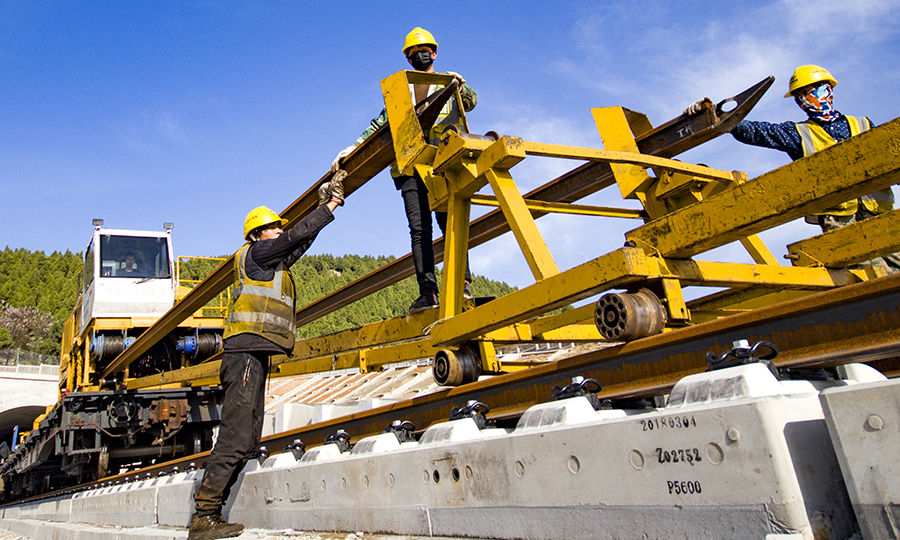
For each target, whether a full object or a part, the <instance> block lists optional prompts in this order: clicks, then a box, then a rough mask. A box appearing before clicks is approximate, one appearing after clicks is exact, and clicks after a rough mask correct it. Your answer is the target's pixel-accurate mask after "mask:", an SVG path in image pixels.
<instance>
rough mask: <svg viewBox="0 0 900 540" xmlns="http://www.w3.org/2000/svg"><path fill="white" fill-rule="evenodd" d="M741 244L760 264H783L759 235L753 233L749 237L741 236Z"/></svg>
mask: <svg viewBox="0 0 900 540" xmlns="http://www.w3.org/2000/svg"><path fill="white" fill-rule="evenodd" d="M741 245H743V246H744V249H746V250H747V253H749V254H750V257H752V258H753V260H754V261H755V262H757V263H758V264H769V265H772V266H781V263H780V262H779V261H778V259H777V258H775V255H772V252H771V251H769V248H767V247H766V245H765V244H763V241H762V240H761V239H760V238H759V236H757V235H755V234H751V235H750V236H748V237H747V238H741Z"/></svg>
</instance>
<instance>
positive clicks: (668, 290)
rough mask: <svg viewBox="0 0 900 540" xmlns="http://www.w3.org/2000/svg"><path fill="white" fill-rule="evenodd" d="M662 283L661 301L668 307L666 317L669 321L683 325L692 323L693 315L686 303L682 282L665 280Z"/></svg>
mask: <svg viewBox="0 0 900 540" xmlns="http://www.w3.org/2000/svg"><path fill="white" fill-rule="evenodd" d="M660 282H661V283H662V290H663V296H662V298H661V300H662V301H663V303H664V304H665V306H666V315H667V316H668V318H669V321H673V322H682V323H684V322H688V321H690V320H691V313H690V311H688V308H687V305H686V304H685V303H684V295H683V294H682V293H681V281H679V280H677V279H672V278H663V279H661V280H660Z"/></svg>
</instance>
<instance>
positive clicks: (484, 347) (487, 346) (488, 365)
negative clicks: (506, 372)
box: [478, 339, 502, 373]
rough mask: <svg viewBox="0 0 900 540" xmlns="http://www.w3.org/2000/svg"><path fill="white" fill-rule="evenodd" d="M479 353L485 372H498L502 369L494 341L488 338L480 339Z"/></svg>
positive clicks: (482, 368)
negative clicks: (487, 339)
mask: <svg viewBox="0 0 900 540" xmlns="http://www.w3.org/2000/svg"><path fill="white" fill-rule="evenodd" d="M478 355H479V356H480V357H481V370H482V371H485V372H494V373H496V372H498V371H500V370H501V369H502V367H501V365H500V360H498V359H497V351H496V350H494V343H493V342H491V341H486V340H483V339H482V340H479V341H478Z"/></svg>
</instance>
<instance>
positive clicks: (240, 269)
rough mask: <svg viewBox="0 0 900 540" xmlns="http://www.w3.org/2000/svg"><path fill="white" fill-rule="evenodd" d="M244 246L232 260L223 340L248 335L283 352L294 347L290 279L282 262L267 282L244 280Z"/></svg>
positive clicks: (291, 282) (291, 283)
mask: <svg viewBox="0 0 900 540" xmlns="http://www.w3.org/2000/svg"><path fill="white" fill-rule="evenodd" d="M250 245H251V244H248V245H246V246H244V247H242V248H241V249H240V251H238V254H237V256H236V257H235V258H234V278H235V279H234V281H235V287H234V294H233V296H232V304H231V306H230V309H229V310H228V318H227V319H225V334H224V336H223V337H224V338H226V339H227V338H228V337H230V336H233V335H235V334H243V333H250V334H256V335H259V336H262V337H264V338H266V339H268V340H269V341H272V342H273V343H275V344H276V345H278V346H279V347H281V348H283V349H290V348H292V347H293V346H294V331H295V325H294V280H293V279H291V271H290V270H289V269H288V268H286V267H285V265H284V263H279V265H278V266H277V267H276V268H275V276H274V277H273V278H272V280H271V281H256V280H253V279H250V278H249V277H247V270H246V260H247V252H248V251H249V249H250Z"/></svg>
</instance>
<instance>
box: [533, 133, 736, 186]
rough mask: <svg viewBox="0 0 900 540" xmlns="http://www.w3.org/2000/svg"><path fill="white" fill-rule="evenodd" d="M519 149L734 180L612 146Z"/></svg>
mask: <svg viewBox="0 0 900 540" xmlns="http://www.w3.org/2000/svg"><path fill="white" fill-rule="evenodd" d="M522 149H523V150H524V151H525V154H527V155H529V156H545V157H555V158H566V159H585V160H589V161H602V162H605V163H610V164H611V165H612V164H619V165H636V166H638V167H641V168H642V169H646V168H653V169H659V170H662V171H674V172H681V173H685V174H689V175H692V176H696V177H698V178H703V179H707V180H721V181H724V182H734V173H730V172H727V171H721V170H718V169H712V168H710V167H704V166H703V165H693V164H691V163H685V162H682V161H676V160H674V159H666V158H661V157H656V156H649V155H646V154H637V153H634V154H633V153H631V152H620V151H615V150H598V149H595V148H581V147H578V146H563V145H558V144H546V143H536V142H530V141H523V142H522Z"/></svg>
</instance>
